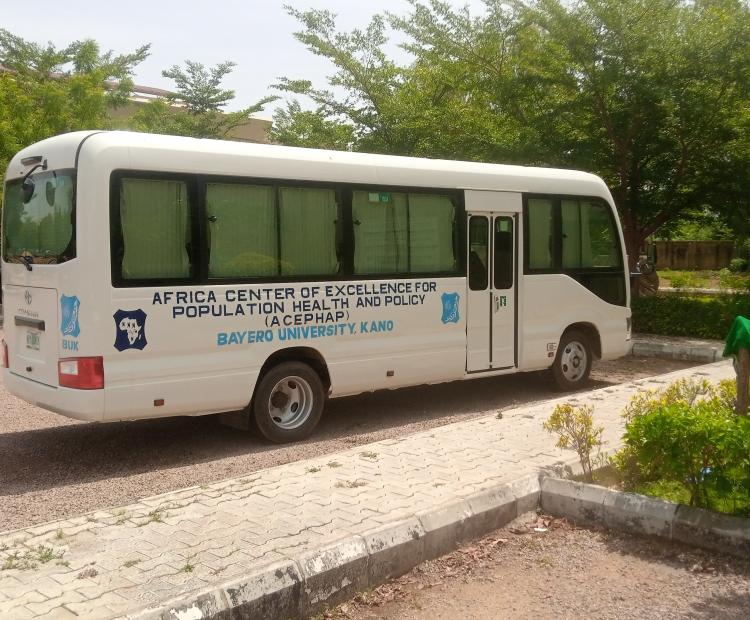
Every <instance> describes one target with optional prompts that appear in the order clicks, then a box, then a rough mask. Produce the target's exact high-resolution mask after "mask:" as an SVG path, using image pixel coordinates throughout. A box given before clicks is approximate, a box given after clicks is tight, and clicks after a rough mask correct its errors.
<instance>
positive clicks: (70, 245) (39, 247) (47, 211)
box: [3, 171, 75, 264]
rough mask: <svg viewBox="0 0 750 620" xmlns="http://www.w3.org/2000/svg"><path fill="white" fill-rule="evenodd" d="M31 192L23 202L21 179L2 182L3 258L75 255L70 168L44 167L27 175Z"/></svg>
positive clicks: (50, 259)
mask: <svg viewBox="0 0 750 620" xmlns="http://www.w3.org/2000/svg"><path fill="white" fill-rule="evenodd" d="M31 179H33V181H34V193H33V194H32V196H31V199H30V200H29V201H28V202H26V203H24V202H23V197H22V190H21V179H17V180H14V181H10V182H8V183H6V184H5V194H4V205H3V258H4V259H5V261H6V262H9V263H20V262H24V261H28V262H33V263H39V264H55V263H62V262H65V261H67V260H70V259H71V258H74V257H75V226H74V222H75V219H74V218H75V197H74V194H75V192H74V190H75V179H74V177H73V172H72V171H70V172H64V171H48V172H40V173H38V174H35V175H33V176H32V177H31Z"/></svg>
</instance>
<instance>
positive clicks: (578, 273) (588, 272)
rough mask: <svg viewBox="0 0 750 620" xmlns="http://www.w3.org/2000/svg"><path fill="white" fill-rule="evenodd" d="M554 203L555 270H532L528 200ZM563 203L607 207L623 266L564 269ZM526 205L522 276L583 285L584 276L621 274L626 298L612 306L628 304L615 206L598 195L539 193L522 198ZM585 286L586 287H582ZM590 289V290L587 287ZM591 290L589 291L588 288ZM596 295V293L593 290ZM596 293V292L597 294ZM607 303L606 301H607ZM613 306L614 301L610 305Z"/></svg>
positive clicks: (553, 249) (618, 255)
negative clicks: (568, 280)
mask: <svg viewBox="0 0 750 620" xmlns="http://www.w3.org/2000/svg"><path fill="white" fill-rule="evenodd" d="M534 199H538V200H551V201H552V222H553V227H554V228H553V237H552V267H550V268H541V269H540V268H530V267H529V255H530V250H531V246H530V237H531V230H530V227H529V200H534ZM564 200H577V201H585V202H591V203H596V204H599V205H601V206H603V207H605V208H606V210H607V213H608V214H609V219H610V224H611V225H612V230H613V231H614V233H615V243H616V250H617V257H618V259H619V262H620V265H619V266H616V267H572V268H571V267H563V266H562V240H563V239H562V202H563V201H564ZM522 204H523V274H524V275H525V276H528V275H544V274H556V275H566V276H568V277H570V278H572V279H574V280H576V281H577V282H579V283H580V282H581V280H580V279H579V278H581V277H585V276H595V275H619V276H621V277H622V280H623V289H622V293H623V297H622V300H621V301H622V303H621V304H620V303H618V304H613V305H618V306H626V305H627V293H626V289H625V286H626V281H625V257H624V253H623V247H622V239H621V237H620V234H619V228H618V226H617V219H616V217H617V216H616V215H615V211H614V207H613V206H612V205H610V203H609V202H607V201H606V200H604V199H603V198H601V197H599V196H583V195H576V194H539V193H525V194H524V195H523V198H522ZM582 286H585V285H583V284H582ZM587 288H588V287H587ZM589 290H590V289H589ZM592 292H593V291H592ZM594 294H596V293H594ZM604 301H606V300H604ZM608 303H612V302H608Z"/></svg>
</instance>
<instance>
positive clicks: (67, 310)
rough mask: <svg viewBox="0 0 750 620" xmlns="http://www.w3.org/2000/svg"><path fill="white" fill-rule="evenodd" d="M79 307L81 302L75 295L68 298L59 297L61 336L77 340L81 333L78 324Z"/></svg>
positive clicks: (64, 296) (65, 296)
mask: <svg viewBox="0 0 750 620" xmlns="http://www.w3.org/2000/svg"><path fill="white" fill-rule="evenodd" d="M80 307H81V302H80V300H79V299H78V297H76V296H75V295H71V296H70V297H68V296H67V295H61V296H60V316H61V317H62V318H61V319H60V331H61V332H62V335H63V336H70V337H71V338H78V334H80V333H81V326H80V325H79V324H78V310H79V309H80Z"/></svg>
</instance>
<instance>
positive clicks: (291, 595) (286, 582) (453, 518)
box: [119, 474, 540, 620]
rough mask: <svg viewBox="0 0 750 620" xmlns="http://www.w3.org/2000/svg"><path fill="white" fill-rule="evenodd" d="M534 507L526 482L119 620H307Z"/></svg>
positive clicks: (534, 481) (536, 485) (533, 485)
mask: <svg viewBox="0 0 750 620" xmlns="http://www.w3.org/2000/svg"><path fill="white" fill-rule="evenodd" d="M539 501H540V482H539V476H538V475H536V474H535V475H530V476H527V477H525V478H521V479H518V480H514V481H513V482H508V483H503V484H499V485H496V486H494V487H491V488H489V489H486V490H483V491H480V492H478V493H474V494H472V495H469V496H467V497H465V498H464V499H461V500H456V501H452V502H450V503H447V504H443V505H440V506H435V507H434V508H430V509H429V510H425V511H422V512H420V513H417V514H416V515H414V516H413V517H410V518H407V519H404V520H400V521H395V522H393V523H388V524H385V525H383V526H380V527H378V528H376V529H373V530H370V531H368V532H366V533H364V534H362V535H351V536H348V537H346V538H342V539H340V540H339V541H337V542H335V543H332V544H331V545H328V546H326V547H324V548H322V549H315V550H311V551H307V552H305V553H303V554H300V555H298V556H295V557H290V558H289V560H288V561H282V562H277V563H275V564H270V565H268V566H266V567H264V568H262V569H260V570H258V571H255V572H253V573H250V574H248V575H246V576H243V577H241V578H239V579H236V580H234V581H232V582H230V583H225V584H223V585H220V586H218V587H210V588H206V589H205V590H201V591H195V592H190V593H186V594H184V595H183V596H180V597H178V598H174V599H171V600H169V601H165V602H161V603H159V604H157V605H152V606H149V607H146V608H144V609H142V610H140V611H137V612H133V613H129V614H126V615H124V616H120V617H119V619H120V620H126V619H127V620H185V619H187V618H190V620H202V619H208V618H211V619H217V620H219V619H220V620H224V619H229V618H263V619H264V620H265V619H268V620H273V619H276V618H278V619H285V618H300V617H309V616H311V615H313V614H315V613H317V612H320V611H321V610H323V609H325V608H326V607H330V606H333V605H336V604H337V603H340V602H342V601H344V600H347V599H349V598H351V597H352V596H354V595H355V594H356V593H357V592H360V591H362V590H364V589H366V588H368V587H373V586H377V585H379V584H381V583H383V582H384V581H386V580H388V579H391V578H393V577H398V576H399V575H403V574H404V573H406V572H408V571H409V570H411V569H412V568H414V567H415V566H417V565H418V564H421V563H422V562H423V561H425V560H428V559H431V558H435V557H438V556H441V555H444V554H446V553H450V552H451V551H452V550H453V549H455V547H456V546H457V544H458V543H460V542H462V541H465V540H468V539H471V538H476V537H479V536H482V535H484V534H487V533H489V532H491V531H493V530H495V529H497V528H499V527H502V526H503V525H505V524H507V523H509V522H510V521H512V520H513V519H515V518H516V517H517V516H519V515H521V514H524V513H525V512H528V511H530V510H535V509H536V508H537V506H538V505H539Z"/></svg>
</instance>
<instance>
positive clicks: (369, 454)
mask: <svg viewBox="0 0 750 620" xmlns="http://www.w3.org/2000/svg"><path fill="white" fill-rule="evenodd" d="M359 456H361V457H362V458H363V459H369V460H371V461H374V460H375V459H377V458H378V453H377V452H372V451H370V450H365V451H364V452H360V453H359Z"/></svg>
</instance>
